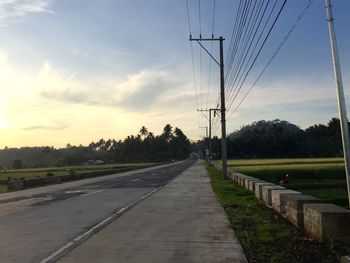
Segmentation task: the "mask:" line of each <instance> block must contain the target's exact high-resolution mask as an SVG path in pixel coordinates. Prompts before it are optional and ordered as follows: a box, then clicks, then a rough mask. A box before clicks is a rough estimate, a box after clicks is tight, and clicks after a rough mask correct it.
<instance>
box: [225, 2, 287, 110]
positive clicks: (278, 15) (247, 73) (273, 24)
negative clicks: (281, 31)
mask: <svg viewBox="0 0 350 263" xmlns="http://www.w3.org/2000/svg"><path fill="white" fill-rule="evenodd" d="M286 3H287V0H284V2H283V4H282V6H281V8H280V10H279V12H278V14H277V16H276V18H275V20H274V21H273V23H272V25H271V27H270V30H269V31H268V33H267V35H266V37H265V39H264V41H263V43H262V45H261V46H260V49H259V51H258V53H257V54H256V56H255V58H254V60H253V63H252V64H251V65H250V67H249V69H248V71H247V72H246V74H245V75H244V78H243V81H242V82H241V84H240V86H239V88H238V90H237V92H236V94H235V96H234V97H233V99H232V101H231V103H230V106H229V107H228V109H227V110H229V109H230V108H231V106H232V104H233V102H234V101H235V99H236V97H237V95H238V93H239V92H240V91H241V89H242V87H243V84H244V82H245V80H246V79H247V77H248V75H249V73H250V71H251V70H252V68H253V66H254V64H255V62H256V60H257V59H258V57H259V55H260V53H261V50H262V49H263V47H264V46H265V44H266V41H267V39H268V38H269V36H270V34H271V32H272V30H273V28H274V27H275V25H276V22H277V20H278V18H279V17H280V15H281V13H282V10H283V8H284V7H285V5H286Z"/></svg>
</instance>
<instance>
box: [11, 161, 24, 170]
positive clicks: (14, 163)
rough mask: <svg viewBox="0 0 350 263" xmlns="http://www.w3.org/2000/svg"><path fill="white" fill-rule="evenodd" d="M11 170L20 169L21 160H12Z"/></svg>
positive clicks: (21, 166) (21, 165)
mask: <svg viewBox="0 0 350 263" xmlns="http://www.w3.org/2000/svg"><path fill="white" fill-rule="evenodd" d="M12 168H13V169H22V168H23V163H22V160H21V159H16V160H13V163H12Z"/></svg>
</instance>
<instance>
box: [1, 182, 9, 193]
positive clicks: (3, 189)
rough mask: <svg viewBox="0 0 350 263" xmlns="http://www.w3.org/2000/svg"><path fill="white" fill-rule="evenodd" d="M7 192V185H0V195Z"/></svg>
mask: <svg viewBox="0 0 350 263" xmlns="http://www.w3.org/2000/svg"><path fill="white" fill-rule="evenodd" d="M6 192H7V185H1V184H0V194H2V193H6Z"/></svg>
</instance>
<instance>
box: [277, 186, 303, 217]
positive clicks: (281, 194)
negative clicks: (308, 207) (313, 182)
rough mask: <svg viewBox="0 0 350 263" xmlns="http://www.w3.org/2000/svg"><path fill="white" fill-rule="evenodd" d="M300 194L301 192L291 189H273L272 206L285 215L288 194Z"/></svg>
mask: <svg viewBox="0 0 350 263" xmlns="http://www.w3.org/2000/svg"><path fill="white" fill-rule="evenodd" d="M300 194H301V193H300V192H297V191H294V190H289V189H285V190H271V202H272V208H273V209H274V210H276V211H277V212H279V213H280V214H282V215H283V214H285V212H286V196H287V195H288V196H289V195H300Z"/></svg>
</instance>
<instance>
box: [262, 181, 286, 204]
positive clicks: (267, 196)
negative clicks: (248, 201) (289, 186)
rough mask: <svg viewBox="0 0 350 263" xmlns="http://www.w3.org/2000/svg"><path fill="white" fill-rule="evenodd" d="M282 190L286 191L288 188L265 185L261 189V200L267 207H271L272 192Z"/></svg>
mask: <svg viewBox="0 0 350 263" xmlns="http://www.w3.org/2000/svg"><path fill="white" fill-rule="evenodd" d="M282 189H286V188H285V187H283V186H280V185H263V186H262V187H261V198H262V200H263V201H264V203H265V204H266V205H267V206H271V205H272V196H271V191H272V190H282Z"/></svg>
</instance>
